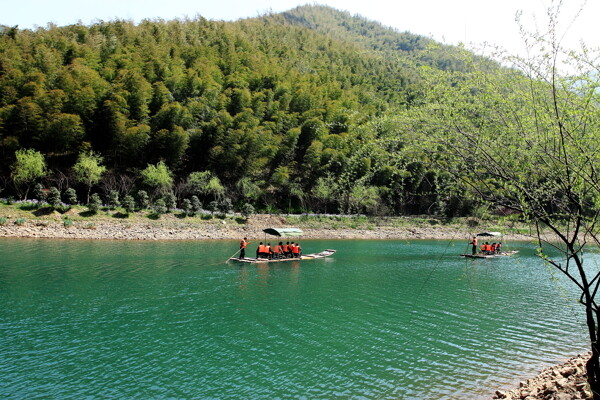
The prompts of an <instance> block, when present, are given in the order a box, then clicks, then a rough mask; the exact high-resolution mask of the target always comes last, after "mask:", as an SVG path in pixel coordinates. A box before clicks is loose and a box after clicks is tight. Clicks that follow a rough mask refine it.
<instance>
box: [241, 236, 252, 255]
mask: <svg viewBox="0 0 600 400" xmlns="http://www.w3.org/2000/svg"><path fill="white" fill-rule="evenodd" d="M248 243H250V242H249V241H248V238H243V239H242V240H241V241H240V260H243V259H244V257H246V247H248Z"/></svg>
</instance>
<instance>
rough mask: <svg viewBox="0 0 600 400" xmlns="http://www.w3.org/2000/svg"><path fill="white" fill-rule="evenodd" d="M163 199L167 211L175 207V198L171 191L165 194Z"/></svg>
mask: <svg viewBox="0 0 600 400" xmlns="http://www.w3.org/2000/svg"><path fill="white" fill-rule="evenodd" d="M163 200H164V202H165V206H166V207H167V212H171V211H173V210H174V209H175V208H176V207H177V198H176V197H175V195H174V194H173V193H172V192H169V193H167V194H165V195H164V197H163Z"/></svg>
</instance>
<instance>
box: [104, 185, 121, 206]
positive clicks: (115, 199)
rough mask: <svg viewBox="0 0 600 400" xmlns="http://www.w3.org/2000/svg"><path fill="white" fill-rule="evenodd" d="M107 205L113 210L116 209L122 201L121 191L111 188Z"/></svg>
mask: <svg viewBox="0 0 600 400" xmlns="http://www.w3.org/2000/svg"><path fill="white" fill-rule="evenodd" d="M106 205H108V208H109V209H111V210H114V209H115V208H117V207H118V206H120V205H121V202H120V201H119V192H117V191H116V190H111V191H110V192H109V193H108V199H107V201H106Z"/></svg>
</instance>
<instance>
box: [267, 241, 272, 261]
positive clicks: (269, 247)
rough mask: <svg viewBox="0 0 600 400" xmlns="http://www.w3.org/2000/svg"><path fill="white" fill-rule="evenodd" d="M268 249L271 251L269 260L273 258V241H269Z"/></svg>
mask: <svg viewBox="0 0 600 400" xmlns="http://www.w3.org/2000/svg"><path fill="white" fill-rule="evenodd" d="M267 251H268V252H269V260H270V259H272V258H273V248H272V247H271V243H267Z"/></svg>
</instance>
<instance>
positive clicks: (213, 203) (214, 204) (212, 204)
mask: <svg viewBox="0 0 600 400" xmlns="http://www.w3.org/2000/svg"><path fill="white" fill-rule="evenodd" d="M208 211H210V212H211V214H214V213H216V212H217V211H219V202H218V201H216V200H213V201H211V202H210V203H208Z"/></svg>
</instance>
